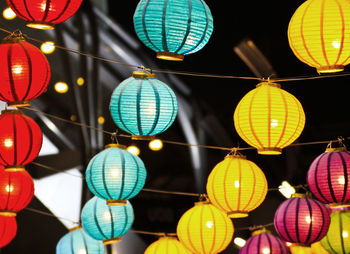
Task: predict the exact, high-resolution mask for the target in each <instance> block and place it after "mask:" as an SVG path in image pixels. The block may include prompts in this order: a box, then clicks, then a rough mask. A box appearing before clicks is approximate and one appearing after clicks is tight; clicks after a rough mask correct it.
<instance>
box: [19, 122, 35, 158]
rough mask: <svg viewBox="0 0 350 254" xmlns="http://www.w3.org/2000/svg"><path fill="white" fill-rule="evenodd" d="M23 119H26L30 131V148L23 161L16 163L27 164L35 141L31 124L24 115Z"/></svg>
mask: <svg viewBox="0 0 350 254" xmlns="http://www.w3.org/2000/svg"><path fill="white" fill-rule="evenodd" d="M23 121H24V123H25V125H26V126H27V130H28V132H29V144H28V146H29V148H28V150H27V154H26V156H25V157H24V158H23V160H22V162H20V163H16V165H25V164H27V163H26V162H27V160H28V158H29V156H30V154H31V148H32V147H33V143H34V142H33V132H32V129H31V128H30V124H29V123H28V121H27V119H26V118H24V117H23Z"/></svg>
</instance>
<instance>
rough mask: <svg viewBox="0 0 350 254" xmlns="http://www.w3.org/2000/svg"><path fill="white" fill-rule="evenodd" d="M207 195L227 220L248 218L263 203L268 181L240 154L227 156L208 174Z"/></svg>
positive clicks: (256, 167)
mask: <svg viewBox="0 0 350 254" xmlns="http://www.w3.org/2000/svg"><path fill="white" fill-rule="evenodd" d="M207 193H208V197H209V199H210V201H211V203H212V204H213V205H215V206H216V207H217V208H219V209H221V210H223V211H225V212H226V213H227V215H228V216H229V217H231V218H242V217H247V216H248V213H249V212H251V211H253V210H254V209H256V208H257V207H258V206H259V205H260V204H261V203H262V202H263V201H264V199H265V197H266V194H267V180H266V177H265V175H264V173H263V172H262V170H261V169H260V168H259V167H258V166H257V165H256V164H255V163H254V162H251V161H249V160H247V159H246V158H245V157H244V156H243V155H240V154H235V155H228V156H226V158H225V160H223V161H222V162H220V163H219V164H217V165H216V166H215V168H214V169H213V170H212V172H211V173H210V175H209V178H208V182H207Z"/></svg>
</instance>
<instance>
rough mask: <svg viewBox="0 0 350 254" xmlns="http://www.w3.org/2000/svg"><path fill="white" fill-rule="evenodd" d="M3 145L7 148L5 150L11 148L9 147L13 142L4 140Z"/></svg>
mask: <svg viewBox="0 0 350 254" xmlns="http://www.w3.org/2000/svg"><path fill="white" fill-rule="evenodd" d="M4 145H5V147H7V148H11V147H12V146H13V140H12V139H10V138H7V139H5V140H4Z"/></svg>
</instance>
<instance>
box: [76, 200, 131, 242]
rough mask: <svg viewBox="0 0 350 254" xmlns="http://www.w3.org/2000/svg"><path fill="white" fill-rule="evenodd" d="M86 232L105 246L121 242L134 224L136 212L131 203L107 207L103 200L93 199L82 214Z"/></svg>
mask: <svg viewBox="0 0 350 254" xmlns="http://www.w3.org/2000/svg"><path fill="white" fill-rule="evenodd" d="M81 222H82V225H83V228H84V231H85V232H86V233H88V234H89V235H90V236H91V237H92V238H94V239H96V240H103V243H104V244H105V245H108V244H112V243H115V242H118V241H120V240H121V236H123V235H124V234H125V233H126V232H128V231H129V229H130V228H131V225H132V223H133V222H134V211H133V209H132V206H131V204H130V203H129V201H128V202H127V203H126V205H124V206H107V205H106V202H105V201H104V200H103V199H100V198H98V197H93V198H92V199H90V200H89V201H88V202H87V203H86V204H85V206H84V207H83V210H82V212H81Z"/></svg>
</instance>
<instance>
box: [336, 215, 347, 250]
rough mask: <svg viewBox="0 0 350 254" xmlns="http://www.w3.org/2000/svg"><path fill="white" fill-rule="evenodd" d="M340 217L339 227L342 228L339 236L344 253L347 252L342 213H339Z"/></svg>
mask: <svg viewBox="0 0 350 254" xmlns="http://www.w3.org/2000/svg"><path fill="white" fill-rule="evenodd" d="M338 218H339V227H340V230H339V234H340V237H339V238H340V242H341V248H342V251H343V253H346V251H345V247H344V238H343V218H342V214H339V216H338Z"/></svg>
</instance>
